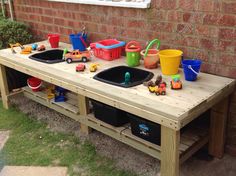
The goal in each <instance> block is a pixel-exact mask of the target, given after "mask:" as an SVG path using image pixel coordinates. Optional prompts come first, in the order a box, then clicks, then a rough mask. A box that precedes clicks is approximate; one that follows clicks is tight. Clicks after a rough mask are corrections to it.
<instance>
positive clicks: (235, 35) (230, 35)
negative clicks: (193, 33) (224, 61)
mask: <svg viewBox="0 0 236 176" xmlns="http://www.w3.org/2000/svg"><path fill="white" fill-rule="evenodd" d="M219 36H220V39H225V40H235V39H236V30H235V29H227V28H222V29H220V33H219Z"/></svg>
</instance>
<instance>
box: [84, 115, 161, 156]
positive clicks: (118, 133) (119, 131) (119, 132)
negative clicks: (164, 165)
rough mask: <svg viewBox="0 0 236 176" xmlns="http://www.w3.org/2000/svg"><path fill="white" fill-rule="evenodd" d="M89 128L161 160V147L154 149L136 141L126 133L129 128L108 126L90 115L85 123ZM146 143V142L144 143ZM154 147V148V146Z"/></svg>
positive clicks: (140, 141)
mask: <svg viewBox="0 0 236 176" xmlns="http://www.w3.org/2000/svg"><path fill="white" fill-rule="evenodd" d="M85 123H86V124H87V125H88V126H90V127H92V128H94V129H96V130H97V131H100V132H102V133H104V134H106V135H108V136H110V137H112V138H114V139H116V140H119V141H121V142H123V143H125V144H127V145H129V146H131V147H133V148H135V149H137V150H140V151H142V152H144V153H146V154H148V155H150V156H152V157H154V158H157V159H160V151H159V150H160V147H157V148H154V147H150V146H148V145H146V144H144V143H143V140H136V138H135V137H131V136H129V135H127V133H124V131H126V130H127V127H126V126H125V127H113V126H111V125H109V124H106V123H104V122H102V121H100V120H98V119H96V118H94V116H93V115H91V114H89V115H88V121H86V122H85ZM144 142H145V141H144ZM153 145H154V144H153ZM153 145H152V146H153Z"/></svg>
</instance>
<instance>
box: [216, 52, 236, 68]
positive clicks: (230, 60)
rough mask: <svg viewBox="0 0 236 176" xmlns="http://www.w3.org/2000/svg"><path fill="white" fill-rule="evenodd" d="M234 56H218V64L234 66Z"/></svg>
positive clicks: (235, 64)
mask: <svg viewBox="0 0 236 176" xmlns="http://www.w3.org/2000/svg"><path fill="white" fill-rule="evenodd" d="M235 58H236V54H234V55H233V54H224V53H222V54H221V55H220V60H219V63H220V64H222V65H228V66H236V59H235Z"/></svg>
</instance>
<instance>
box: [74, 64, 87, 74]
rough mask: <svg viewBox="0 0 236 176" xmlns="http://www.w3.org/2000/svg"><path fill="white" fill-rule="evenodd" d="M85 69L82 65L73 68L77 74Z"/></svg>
mask: <svg viewBox="0 0 236 176" xmlns="http://www.w3.org/2000/svg"><path fill="white" fill-rule="evenodd" d="M85 68H86V66H85V65H84V64H78V65H77V66H76V68H75V71H76V72H79V71H84V70H85Z"/></svg>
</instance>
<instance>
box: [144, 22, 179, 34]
mask: <svg viewBox="0 0 236 176" xmlns="http://www.w3.org/2000/svg"><path fill="white" fill-rule="evenodd" d="M147 28H148V29H152V30H153V31H156V32H161V31H162V32H163V31H165V32H173V31H174V29H175V26H174V24H173V23H167V22H155V21H152V22H149V23H148V24H147Z"/></svg>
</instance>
